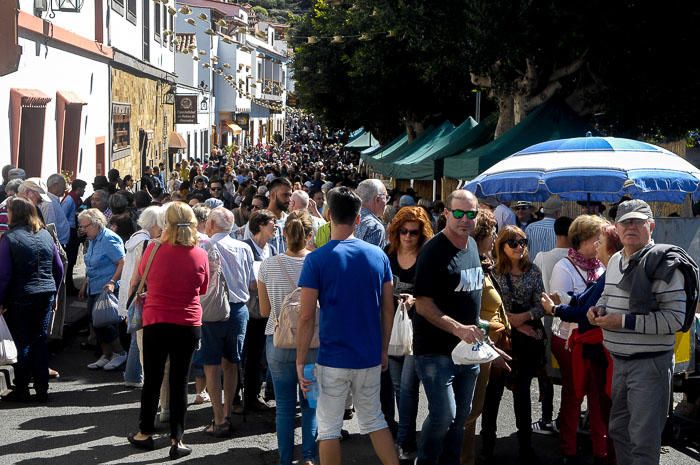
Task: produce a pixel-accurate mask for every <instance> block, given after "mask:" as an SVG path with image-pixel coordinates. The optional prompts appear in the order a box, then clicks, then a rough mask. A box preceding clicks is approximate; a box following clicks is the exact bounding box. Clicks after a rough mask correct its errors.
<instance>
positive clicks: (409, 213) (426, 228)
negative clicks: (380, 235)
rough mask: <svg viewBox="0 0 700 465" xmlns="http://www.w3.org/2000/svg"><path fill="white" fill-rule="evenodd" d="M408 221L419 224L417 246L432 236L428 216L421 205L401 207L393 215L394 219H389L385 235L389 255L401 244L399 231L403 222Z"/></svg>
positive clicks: (420, 245) (431, 227)
mask: <svg viewBox="0 0 700 465" xmlns="http://www.w3.org/2000/svg"><path fill="white" fill-rule="evenodd" d="M409 222H415V223H418V224H419V225H420V235H419V236H418V247H419V248H420V247H422V246H423V244H425V243H426V241H428V240H429V239H430V238H431V237H433V226H432V224H431V223H430V218H428V214H427V213H426V212H425V209H423V208H422V207H402V208H401V209H400V210H399V211H398V212H397V213H396V215H394V219H393V220H391V223H390V224H389V227H388V228H387V233H388V234H387V235H388V236H389V249H388V250H387V254H389V255H391V254H393V253H394V252H396V251H397V250H399V244H401V240H400V238H399V231H400V230H401V228H402V227H403V225H404V224H406V223H409Z"/></svg>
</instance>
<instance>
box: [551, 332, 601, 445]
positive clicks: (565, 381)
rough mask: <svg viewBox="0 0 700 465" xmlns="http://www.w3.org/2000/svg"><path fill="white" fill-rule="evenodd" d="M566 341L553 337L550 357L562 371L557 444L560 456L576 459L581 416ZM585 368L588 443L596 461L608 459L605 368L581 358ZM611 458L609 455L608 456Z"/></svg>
mask: <svg viewBox="0 0 700 465" xmlns="http://www.w3.org/2000/svg"><path fill="white" fill-rule="evenodd" d="M565 343H566V341H565V340H564V339H562V338H560V337H556V336H552V353H553V354H554V356H555V357H556V358H557V362H558V363H559V368H560V370H561V384H562V389H561V409H560V411H559V440H560V446H561V452H562V454H563V455H576V434H577V431H578V421H579V417H580V415H581V402H583V398H581V399H577V398H576V394H575V392H574V382H573V373H572V357H571V352H570V351H569V350H567V349H566V348H565ZM582 360H583V363H585V364H586V369H585V370H584V371H585V373H586V380H585V386H586V390H585V395H586V397H587V398H588V418H589V422H590V433H591V443H592V445H593V455H594V456H595V457H601V458H602V457H608V451H612V450H613V449H612V444H611V443H610V442H609V439H608V421H609V419H610V398H608V396H607V395H606V394H605V376H606V367H605V366H602V365H600V364H598V363H594V362H592V361H591V360H589V359H587V358H584V359H582ZM610 455H612V454H610Z"/></svg>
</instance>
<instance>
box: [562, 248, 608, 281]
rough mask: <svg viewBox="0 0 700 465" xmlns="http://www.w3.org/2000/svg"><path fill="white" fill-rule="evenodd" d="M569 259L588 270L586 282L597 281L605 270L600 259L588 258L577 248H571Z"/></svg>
mask: <svg viewBox="0 0 700 465" xmlns="http://www.w3.org/2000/svg"><path fill="white" fill-rule="evenodd" d="M569 259H570V260H571V261H572V262H574V265H576V266H577V267H579V268H581V269H582V270H584V271H585V272H586V278H587V282H586V284H588V283H593V282H596V281H597V280H598V278H599V277H600V275H601V274H602V272H603V264H602V263H601V261H600V260H598V259H597V258H586V257H584V256H583V255H581V254H580V253H579V252H578V250H576V249H569Z"/></svg>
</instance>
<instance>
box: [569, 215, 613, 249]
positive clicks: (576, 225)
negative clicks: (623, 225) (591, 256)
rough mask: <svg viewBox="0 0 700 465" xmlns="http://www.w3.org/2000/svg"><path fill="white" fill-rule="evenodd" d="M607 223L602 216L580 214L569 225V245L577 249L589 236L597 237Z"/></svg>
mask: <svg viewBox="0 0 700 465" xmlns="http://www.w3.org/2000/svg"><path fill="white" fill-rule="evenodd" d="M606 224H609V223H608V222H607V221H605V220H604V219H603V218H601V217H599V216H596V215H580V216H577V217H576V219H575V220H574V221H573V223H571V226H569V234H568V237H569V242H570V243H571V247H573V248H574V249H575V250H578V249H579V247H581V244H582V243H583V242H584V241H587V240H588V239H590V238H591V237H598V236H599V235H600V231H601V228H602V227H603V226H605V225H606Z"/></svg>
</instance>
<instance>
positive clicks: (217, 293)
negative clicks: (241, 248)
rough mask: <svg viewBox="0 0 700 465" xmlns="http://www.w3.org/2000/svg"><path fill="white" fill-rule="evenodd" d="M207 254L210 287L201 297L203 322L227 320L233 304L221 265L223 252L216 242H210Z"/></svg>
mask: <svg viewBox="0 0 700 465" xmlns="http://www.w3.org/2000/svg"><path fill="white" fill-rule="evenodd" d="M207 255H208V257H209V275H210V276H209V287H208V288H207V292H206V293H205V294H204V295H202V296H200V297H199V301H200V303H201V304H202V322H203V323H215V322H217V321H226V320H228V319H229V316H230V314H231V305H230V304H229V301H228V285H227V284H226V278H225V277H224V271H223V269H222V266H221V254H220V253H219V250H218V249H217V247H216V244H210V248H209V249H208V250H207Z"/></svg>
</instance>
